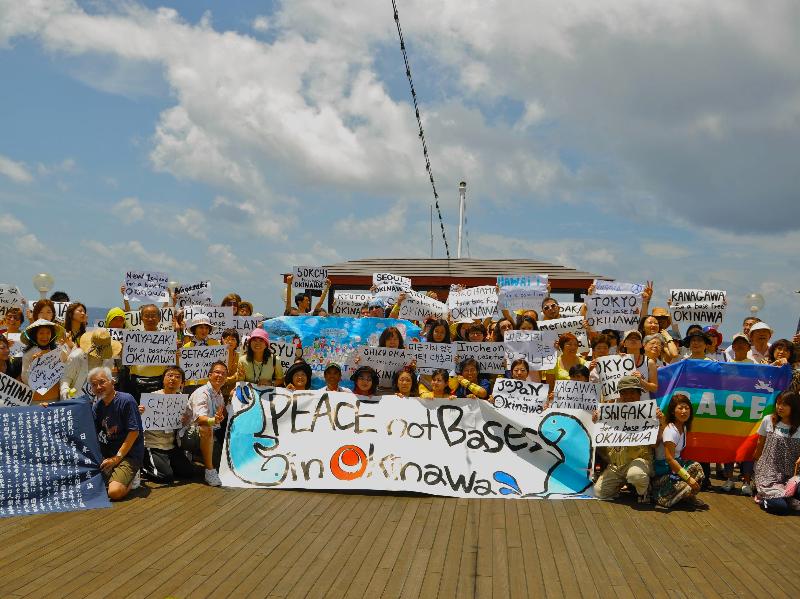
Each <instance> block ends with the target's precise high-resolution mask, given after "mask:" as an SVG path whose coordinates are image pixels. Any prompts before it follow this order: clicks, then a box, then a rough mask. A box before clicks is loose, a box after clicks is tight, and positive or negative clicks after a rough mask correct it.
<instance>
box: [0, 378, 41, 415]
mask: <svg viewBox="0 0 800 599" xmlns="http://www.w3.org/2000/svg"><path fill="white" fill-rule="evenodd" d="M32 399H33V389H31V388H30V387H28V385H24V384H22V383H20V382H19V381H18V380H16V379H13V378H11V377H10V376H8V375H7V374H6V373H5V372H0V408H8V407H11V406H29V405H30V404H31V400H32Z"/></svg>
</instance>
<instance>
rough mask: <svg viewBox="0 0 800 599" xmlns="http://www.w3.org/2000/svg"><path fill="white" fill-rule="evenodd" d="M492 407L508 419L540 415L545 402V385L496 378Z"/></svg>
mask: <svg viewBox="0 0 800 599" xmlns="http://www.w3.org/2000/svg"><path fill="white" fill-rule="evenodd" d="M492 399H493V401H494V407H495V408H497V411H498V412H500V413H502V414H507V415H509V416H510V417H512V418H514V417H521V415H522V414H533V413H536V414H541V413H542V412H544V404H545V402H546V401H547V384H546V383H532V382H530V381H519V380H515V379H506V378H503V377H497V379H496V380H495V382H494V387H493V388H492Z"/></svg>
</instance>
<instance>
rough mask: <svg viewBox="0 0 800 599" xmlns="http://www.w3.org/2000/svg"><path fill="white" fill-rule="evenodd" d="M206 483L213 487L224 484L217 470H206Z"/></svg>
mask: <svg viewBox="0 0 800 599" xmlns="http://www.w3.org/2000/svg"><path fill="white" fill-rule="evenodd" d="M206 484H207V485H209V486H212V487H221V486H222V481H221V480H220V479H219V474H217V471H216V470H214V469H211V470H206Z"/></svg>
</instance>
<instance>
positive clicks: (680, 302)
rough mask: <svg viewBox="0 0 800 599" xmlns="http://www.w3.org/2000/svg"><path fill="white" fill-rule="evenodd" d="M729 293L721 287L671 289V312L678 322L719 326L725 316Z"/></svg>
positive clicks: (675, 321) (669, 297) (673, 318)
mask: <svg viewBox="0 0 800 599" xmlns="http://www.w3.org/2000/svg"><path fill="white" fill-rule="evenodd" d="M727 298H728V293H727V292H726V291H721V290H719V289H670V290H669V296H668V299H669V302H668V303H669V314H670V316H671V317H672V322H674V323H676V324H681V323H685V324H687V325H688V324H708V325H714V326H719V325H720V324H721V323H722V319H723V318H724V317H725V308H726V306H727Z"/></svg>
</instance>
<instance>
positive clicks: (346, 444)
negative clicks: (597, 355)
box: [220, 388, 594, 498]
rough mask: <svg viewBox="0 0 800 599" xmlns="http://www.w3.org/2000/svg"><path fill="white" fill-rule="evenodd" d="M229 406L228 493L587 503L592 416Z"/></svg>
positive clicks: (271, 402) (461, 406)
mask: <svg viewBox="0 0 800 599" xmlns="http://www.w3.org/2000/svg"><path fill="white" fill-rule="evenodd" d="M250 391H251V392H253V393H252V394H251V396H252V397H253V400H252V401H250V402H249V403H247V404H243V403H241V402H234V406H235V408H234V409H235V410H236V413H235V414H234V416H233V418H232V419H231V422H230V425H229V428H228V433H227V438H226V441H225V451H224V456H225V457H224V459H223V461H222V465H221V468H220V477H221V479H222V482H223V484H224V485H226V486H232V487H267V488H306V489H350V490H355V489H375V490H384V491H416V492H421V493H428V494H433V495H444V496H450V497H498V498H502V497H508V498H538V497H541V498H545V497H552V498H558V497H564V498H568V497H576V496H582V497H586V494H587V493H589V494H590V493H591V490H590V488H591V479H590V478H589V473H590V472H591V466H592V456H593V455H594V446H593V442H592V435H591V430H592V420H591V415H590V414H588V413H587V412H586V411H583V410H544V411H543V412H542V413H540V414H535V413H526V414H523V415H521V416H520V417H519V418H517V417H516V416H515V415H513V414H507V413H502V412H500V411H498V410H497V409H495V408H494V407H493V406H492V405H490V404H489V403H487V402H482V401H481V402H479V401H474V400H469V399H460V400H420V399H414V398H411V399H409V398H398V397H396V396H384V397H380V398H377V397H376V398H365V397H359V396H357V395H353V394H352V393H337V392H333V393H329V392H324V391H299V392H296V393H294V394H292V393H291V392H289V391H286V390H285V389H270V388H264V389H260V390H258V389H256V388H251V389H250Z"/></svg>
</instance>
